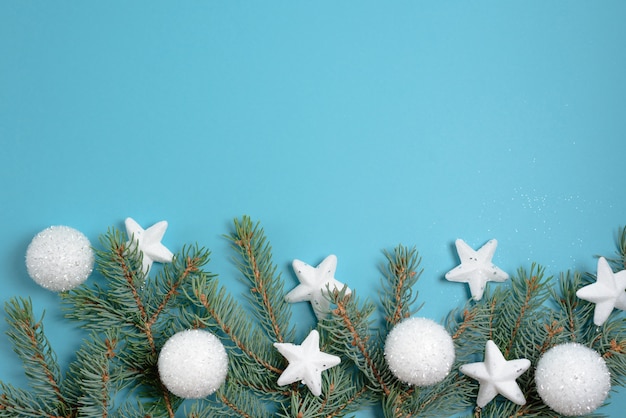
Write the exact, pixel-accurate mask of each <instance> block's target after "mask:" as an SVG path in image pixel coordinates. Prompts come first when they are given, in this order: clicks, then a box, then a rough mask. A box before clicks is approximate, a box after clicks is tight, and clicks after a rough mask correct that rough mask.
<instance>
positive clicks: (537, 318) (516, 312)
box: [486, 263, 551, 358]
mask: <svg viewBox="0 0 626 418" xmlns="http://www.w3.org/2000/svg"><path fill="white" fill-rule="evenodd" d="M543 274H544V269H543V267H541V266H538V265H536V264H534V263H533V264H532V265H531V269H530V271H529V272H527V271H526V270H525V269H524V268H520V269H518V274H517V276H516V277H513V278H511V280H510V286H509V287H503V288H498V290H496V291H495V292H494V293H493V295H491V296H489V295H488V296H487V298H486V300H487V301H489V300H491V299H492V298H493V300H495V301H496V303H497V307H496V311H497V312H498V318H497V320H494V324H493V338H492V339H493V340H494V341H495V343H496V344H497V345H498V346H499V347H504V350H503V351H502V354H503V355H504V357H505V358H511V357H515V358H517V357H525V358H528V357H530V356H532V354H533V353H535V352H536V350H537V348H538V347H540V346H541V345H542V343H543V338H542V337H543V335H541V334H540V333H537V332H536V331H537V330H540V329H542V328H543V326H542V324H544V323H547V322H549V319H548V314H547V312H548V311H547V308H546V307H545V306H544V303H545V302H546V300H547V299H548V298H549V297H550V286H549V283H550V280H551V277H549V278H544V277H543Z"/></svg>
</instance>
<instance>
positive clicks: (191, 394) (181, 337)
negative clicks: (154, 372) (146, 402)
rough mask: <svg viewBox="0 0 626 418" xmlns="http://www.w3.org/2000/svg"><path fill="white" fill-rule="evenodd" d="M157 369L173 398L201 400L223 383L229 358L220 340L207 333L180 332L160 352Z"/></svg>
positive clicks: (199, 331) (198, 331) (200, 331)
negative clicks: (174, 396)
mask: <svg viewBox="0 0 626 418" xmlns="http://www.w3.org/2000/svg"><path fill="white" fill-rule="evenodd" d="M158 368H159V376H160V378H161V381H162V382H163V384H164V385H165V387H167V389H168V390H169V391H170V392H172V393H173V394H174V395H176V396H178V397H181V398H187V399H198V398H204V397H205V396H208V395H210V394H212V393H213V392H215V391H216V390H217V389H218V388H219V387H220V386H221V385H222V383H224V380H225V379H226V374H227V372H228V355H227V354H226V350H225V349H224V346H223V345H222V342H221V341H220V340H219V338H217V337H216V336H215V335H213V334H211V333H210V332H208V331H202V330H197V329H195V330H187V331H181V332H178V333H176V334H174V335H173V336H171V337H170V338H169V339H168V340H167V342H166V343H165V345H164V346H163V348H162V349H161V352H160V353H159V360H158Z"/></svg>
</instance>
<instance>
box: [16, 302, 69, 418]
mask: <svg viewBox="0 0 626 418" xmlns="http://www.w3.org/2000/svg"><path fill="white" fill-rule="evenodd" d="M5 310H6V313H7V318H6V320H7V323H8V324H9V330H8V331H7V335H8V336H9V338H10V340H11V342H12V343H13V350H14V351H15V353H16V354H17V355H18V356H19V358H20V359H21V360H22V363H23V365H24V371H25V373H26V377H27V378H28V380H29V383H30V387H31V388H32V389H33V390H35V392H36V393H37V400H38V403H39V404H40V405H41V407H42V409H44V410H45V411H47V412H46V414H45V415H47V416H52V415H55V413H53V412H51V411H59V410H69V409H70V408H69V407H68V403H67V400H66V399H65V397H64V396H63V394H62V393H61V372H60V369H59V365H58V363H57V359H56V356H55V354H54V352H53V350H52V348H51V346H50V342H49V341H48V339H47V338H46V336H45V334H44V326H43V322H42V321H43V315H42V317H41V320H39V321H38V322H35V320H34V314H33V308H32V302H31V301H30V299H23V298H11V299H10V300H9V301H7V302H6V303H5Z"/></svg>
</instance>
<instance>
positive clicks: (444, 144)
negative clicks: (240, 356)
mask: <svg viewBox="0 0 626 418" xmlns="http://www.w3.org/2000/svg"><path fill="white" fill-rule="evenodd" d="M624 22H626V3H624V2H621V1H603V2H588V1H567V2H565V1H562V2H558V1H553V2H545V1H524V2H502V1H476V2H461V1H432V2H426V1H419V2H418V1H412V2H403V1H400V2H394V3H385V4H383V3H382V2H368V1H360V2H348V1H346V2H324V1H322V2H265V3H264V4H260V3H258V2H238V1H230V2H198V1H187V2H176V3H174V2H159V1H156V2H155V1H150V2H140V1H136V2H117V1H108V2H67V1H51V2H34V1H21V2H15V1H2V2H0V141H1V148H0V181H1V189H0V193H1V200H0V205H1V206H0V215H1V216H0V231H1V233H2V237H3V239H2V240H1V241H0V284H1V287H0V289H1V291H0V299H1V301H2V302H4V301H6V300H7V299H8V298H9V297H11V296H17V295H21V296H29V297H32V299H33V302H34V304H35V307H36V311H37V312H38V313H40V312H41V311H42V310H44V309H45V310H46V318H45V319H46V322H45V326H46V330H47V332H49V337H50V339H51V341H52V344H53V346H54V348H55V349H56V350H57V351H58V353H59V358H60V361H61V362H62V364H67V363H68V362H69V361H70V360H71V359H72V355H73V353H74V351H75V350H76V348H77V346H78V344H79V342H80V336H81V334H80V333H79V332H78V331H77V330H75V329H73V327H74V325H73V324H68V323H67V322H66V321H64V320H63V318H62V314H61V312H60V311H59V299H58V296H57V295H56V294H54V293H52V292H48V291H46V290H44V289H42V288H40V287H38V286H37V285H36V284H34V282H32V281H31V280H30V278H29V277H28V275H27V274H26V270H25V267H24V253H25V251H26V247H27V245H28V243H29V242H30V240H31V239H32V237H33V236H34V235H35V234H36V233H37V232H39V231H40V230H42V229H44V228H46V227H48V226H50V225H69V226H72V227H74V228H77V229H79V230H80V231H82V232H83V233H85V234H86V235H87V236H88V237H89V238H90V240H91V241H92V243H94V244H96V243H97V240H98V236H99V234H101V233H103V232H105V231H106V229H107V228H108V227H109V226H112V225H113V226H116V227H119V228H123V220H124V218H126V217H127V216H131V217H133V218H135V219H136V220H137V221H138V222H139V223H140V224H142V225H143V226H144V227H148V226H150V225H151V224H153V223H154V222H157V221H160V220H163V219H165V220H167V221H169V223H170V227H169V229H168V231H167V233H166V235H165V238H164V240H163V242H164V244H165V245H166V246H167V247H168V248H170V249H171V250H172V251H174V252H176V251H178V250H180V249H181V248H182V246H183V245H184V244H188V243H195V242H198V243H199V244H201V245H203V246H206V247H209V248H210V249H211V250H212V252H213V261H212V262H211V265H210V266H211V269H212V271H214V272H216V273H219V274H220V276H221V278H222V280H223V281H224V282H235V278H236V277H237V273H236V270H235V268H234V266H233V264H232V262H231V261H230V256H231V253H230V250H229V245H228V242H227V241H226V240H225V239H224V238H223V237H222V234H224V233H228V232H229V231H230V225H231V220H232V219H233V218H234V217H239V216H241V215H243V214H249V215H251V216H252V217H253V219H256V220H260V221H262V224H263V226H264V228H265V231H266V233H267V235H268V237H269V239H270V240H271V242H272V245H273V249H274V256H275V261H276V263H277V264H278V266H279V269H280V270H281V271H282V272H283V275H284V278H285V280H286V281H287V283H288V288H290V287H292V286H293V287H295V285H296V279H295V277H294V275H293V273H292V271H291V269H290V263H291V261H292V260H293V259H294V258H298V259H301V260H303V261H306V262H308V263H310V264H314V265H315V264H317V263H319V262H320V261H321V260H322V259H323V258H324V257H325V256H327V255H328V254H331V253H333V254H336V255H337V256H338V259H339V263H338V268H337V273H336V277H337V279H338V280H340V281H342V282H345V283H347V284H348V285H349V286H350V287H352V288H353V289H356V290H357V292H358V293H359V294H360V295H362V296H372V297H376V289H377V287H378V285H379V279H380V277H381V273H380V271H379V265H380V264H381V263H382V262H383V256H382V253H381V250H383V249H388V250H390V249H392V248H393V247H394V246H395V245H396V244H398V243H403V244H405V245H409V246H413V245H415V246H416V247H417V248H418V249H419V251H420V253H421V255H422V256H423V262H422V267H424V269H425V271H424V274H423V276H422V278H421V280H420V281H419V283H418V289H419V292H420V300H421V301H425V302H426V304H425V306H424V308H423V309H422V311H421V312H420V315H422V316H428V317H431V318H433V319H436V320H442V319H443V318H444V316H445V315H446V314H447V313H448V312H449V310H450V309H452V308H455V307H458V306H460V305H461V304H462V303H463V302H464V301H465V300H466V299H467V298H468V297H469V292H468V289H467V286H466V285H462V284H458V283H449V282H446V281H445V280H444V279H443V275H444V274H445V272H447V271H448V270H450V269H452V268H453V267H455V266H456V265H457V264H458V258H457V255H456V252H455V251H454V246H453V243H454V240H455V239H456V238H462V239H464V240H465V241H466V242H468V244H470V246H472V247H474V248H478V247H479V246H481V245H483V244H484V243H485V242H486V241H487V240H489V239H491V238H497V239H498V241H499V246H498V249H497V251H496V254H495V258H494V262H495V263H496V264H497V265H498V266H499V267H501V268H503V269H504V270H506V271H508V272H509V273H514V272H515V270H516V269H517V268H518V267H520V266H525V267H529V266H530V263H531V262H533V261H536V262H539V263H541V264H542V265H544V266H545V267H546V269H547V273H548V274H555V275H556V274H558V273H559V272H561V271H565V270H567V269H579V270H584V271H594V270H595V259H594V255H597V254H603V255H611V254H613V252H614V249H615V246H614V242H615V237H616V232H617V230H618V227H619V226H621V225H623V224H624V223H625V222H626V218H625V217H624V215H625V214H626V196H625V195H624V156H625V155H626V141H625V140H624V139H625V138H624V134H625V132H626V78H625V75H626V25H625V24H624ZM233 288H236V286H235V285H233ZM301 305H302V304H301ZM297 309H300V310H299V311H298V312H300V313H299V314H298V315H301V316H302V317H303V318H304V317H306V318H311V317H312V313H311V311H310V310H309V309H306V307H300V306H299V307H297ZM614 314H616V315H620V314H621V315H623V313H614ZM0 331H1V332H4V331H6V324H5V323H4V321H3V322H2V323H1V324H0ZM305 331H306V330H304V329H303V330H300V332H301V334H302V335H304V333H305ZM73 337H75V338H73ZM0 359H1V362H2V367H1V369H0V379H1V380H4V381H8V382H12V383H15V384H21V382H24V379H23V378H22V377H21V376H22V371H21V365H20V364H19V362H16V361H15V359H16V358H15V356H14V354H13V353H12V351H11V347H10V345H9V342H8V339H7V338H6V336H4V335H3V334H2V335H1V337H0ZM624 393H626V392H624V390H619V392H618V393H616V394H613V396H612V402H613V405H612V406H611V407H609V408H603V409H602V411H603V412H606V413H609V414H611V415H614V416H618V415H619V412H618V411H621V410H623V408H624V407H626V399H625V398H626V397H625V396H624ZM368 414H369V413H367V412H364V413H363V414H362V415H361V416H368Z"/></svg>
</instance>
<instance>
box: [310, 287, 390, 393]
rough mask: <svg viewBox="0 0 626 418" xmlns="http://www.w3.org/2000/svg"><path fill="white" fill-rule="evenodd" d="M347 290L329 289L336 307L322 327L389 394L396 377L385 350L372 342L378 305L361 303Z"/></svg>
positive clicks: (372, 381) (378, 386)
mask: <svg viewBox="0 0 626 418" xmlns="http://www.w3.org/2000/svg"><path fill="white" fill-rule="evenodd" d="M345 292H346V288H345V287H344V289H343V290H342V291H337V290H334V291H332V292H331V291H330V290H329V295H330V299H331V302H332V303H334V304H335V305H336V308H335V309H334V310H333V311H332V315H331V317H330V318H329V319H327V320H324V321H321V322H320V323H319V325H318V326H319V327H321V328H323V329H324V330H325V331H327V332H328V333H329V334H330V335H332V338H331V341H332V342H333V344H334V345H336V349H337V350H339V351H343V352H345V354H346V355H347V356H348V357H349V358H350V359H351V360H352V361H353V362H354V363H355V364H356V366H357V367H358V368H359V370H360V371H361V372H363V373H364V374H365V376H366V377H367V378H368V379H369V380H370V383H371V384H372V387H373V388H376V390H377V391H382V392H383V393H384V394H385V395H389V393H390V391H391V389H390V384H391V383H390V382H391V381H392V378H391V377H390V373H389V370H388V369H387V367H386V364H385V361H384V355H383V352H382V349H381V348H380V347H379V346H378V345H376V344H374V343H372V342H371V341H370V329H371V328H372V327H371V319H370V316H371V314H372V312H373V311H374V309H375V307H374V305H373V304H372V303H371V302H365V303H364V304H363V305H362V306H359V301H358V299H357V297H356V295H355V294H354V292H353V293H352V294H351V295H346V294H345Z"/></svg>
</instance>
